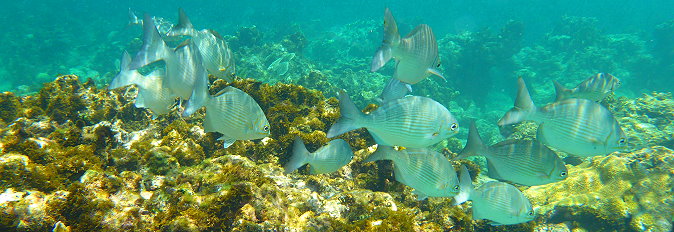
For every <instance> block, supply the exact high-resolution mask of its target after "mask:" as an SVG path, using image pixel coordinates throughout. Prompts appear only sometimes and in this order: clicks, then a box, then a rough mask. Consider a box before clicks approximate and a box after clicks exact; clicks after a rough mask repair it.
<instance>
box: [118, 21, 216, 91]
mask: <svg viewBox="0 0 674 232" xmlns="http://www.w3.org/2000/svg"><path fill="white" fill-rule="evenodd" d="M143 21H144V22H149V23H145V24H143V46H142V47H141V49H140V51H138V53H137V54H136V56H135V57H134V59H133V61H132V62H131V64H130V65H129V68H130V69H138V68H140V67H143V66H146V65H148V64H151V63H154V62H156V61H159V60H163V61H164V62H165V69H166V78H165V79H164V81H163V85H164V86H165V87H166V88H168V89H170V91H171V92H172V93H173V94H174V95H175V96H178V97H180V98H182V99H189V98H190V96H191V95H192V91H193V89H194V85H195V82H196V78H197V77H196V76H195V75H197V74H196V72H198V71H199V72H200V71H201V70H202V69H203V70H205V68H204V67H203V62H202V58H201V54H200V53H199V50H198V49H195V48H194V47H195V45H194V44H193V43H192V42H191V40H186V41H184V42H183V43H182V44H181V45H179V46H178V47H177V48H176V49H171V48H169V47H168V45H166V42H165V41H164V40H163V39H162V38H161V35H160V34H159V32H158V31H157V29H156V28H155V27H154V23H153V22H152V20H151V19H150V16H149V15H147V14H146V15H145V17H144V19H143Z"/></svg>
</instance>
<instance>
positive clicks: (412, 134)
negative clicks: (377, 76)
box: [328, 90, 459, 148]
mask: <svg viewBox="0 0 674 232" xmlns="http://www.w3.org/2000/svg"><path fill="white" fill-rule="evenodd" d="M339 107H340V113H341V117H340V119H339V120H337V122H336V123H335V124H333V125H332V127H330V130H329V131H328V138H332V137H335V136H338V135H341V134H343V133H346V132H348V131H351V130H355V129H358V128H361V127H365V128H367V130H368V131H369V132H370V134H371V135H372V137H374V140H375V141H376V142H377V144H379V145H384V146H403V147H408V148H425V147H428V146H430V145H433V144H436V143H438V142H440V141H442V140H444V139H446V138H449V137H451V136H454V135H456V133H458V132H459V123H458V122H457V120H456V118H454V116H453V115H452V114H451V113H450V112H449V110H447V108H445V107H444V106H443V105H442V104H440V103H438V102H436V101H434V100H433V99H430V98H427V97H419V96H406V97H404V98H401V99H396V100H393V101H389V102H385V103H383V104H382V105H381V106H380V107H379V108H378V109H377V110H375V111H373V112H372V113H370V114H368V115H365V114H363V113H362V112H361V111H360V110H358V108H356V105H355V104H354V103H353V102H352V101H351V98H350V97H349V96H348V95H347V94H346V92H344V91H343V90H342V91H340V93H339Z"/></svg>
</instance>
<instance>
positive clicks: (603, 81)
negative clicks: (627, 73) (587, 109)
mask: <svg viewBox="0 0 674 232" xmlns="http://www.w3.org/2000/svg"><path fill="white" fill-rule="evenodd" d="M553 83H554V85H555V91H556V92H557V100H556V101H561V100H564V99H568V98H584V99H589V100H593V101H601V100H603V99H604V98H605V97H606V96H607V95H609V94H610V93H611V92H613V91H615V90H616V89H618V88H619V87H620V85H621V84H622V83H621V82H620V80H619V79H618V78H616V77H614V76H613V75H611V74H608V73H597V74H596V75H594V76H591V77H589V78H587V79H586V80H584V81H583V82H581V83H580V84H578V86H576V87H575V88H573V89H567V88H566V87H564V86H563V85H562V84H560V83H559V82H557V81H553Z"/></svg>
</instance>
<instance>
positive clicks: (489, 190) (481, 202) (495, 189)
mask: <svg viewBox="0 0 674 232" xmlns="http://www.w3.org/2000/svg"><path fill="white" fill-rule="evenodd" d="M459 178H460V179H459V185H460V187H459V189H460V191H459V194H457V195H456V196H454V202H455V204H456V205H460V204H462V203H464V202H466V201H469V200H470V201H472V202H473V204H472V208H471V210H472V211H473V220H479V219H487V220H490V221H492V222H491V223H490V224H491V225H494V226H496V225H514V224H520V223H525V222H528V221H531V220H533V219H534V218H535V216H536V215H535V212H534V210H533V208H532V206H531V202H530V201H529V199H528V198H527V197H526V196H524V194H522V192H521V191H520V190H519V189H517V188H516V187H515V186H512V185H511V184H507V183H504V182H499V181H491V182H487V183H484V184H482V185H481V186H480V187H478V188H474V187H473V183H472V181H471V178H470V174H469V173H468V169H466V167H465V166H463V165H461V170H460V174H459Z"/></svg>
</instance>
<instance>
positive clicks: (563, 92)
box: [552, 80, 571, 101]
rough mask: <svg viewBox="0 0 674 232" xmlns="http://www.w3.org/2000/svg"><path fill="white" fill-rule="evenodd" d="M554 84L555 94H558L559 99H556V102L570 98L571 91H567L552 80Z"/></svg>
mask: <svg viewBox="0 0 674 232" xmlns="http://www.w3.org/2000/svg"><path fill="white" fill-rule="evenodd" d="M552 83H553V84H554V85H555V93H557V98H556V99H555V101H560V100H563V99H565V98H567V97H568V96H569V92H570V91H571V90H569V89H567V88H566V87H564V86H563V85H562V84H560V83H559V82H557V81H556V80H552Z"/></svg>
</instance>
